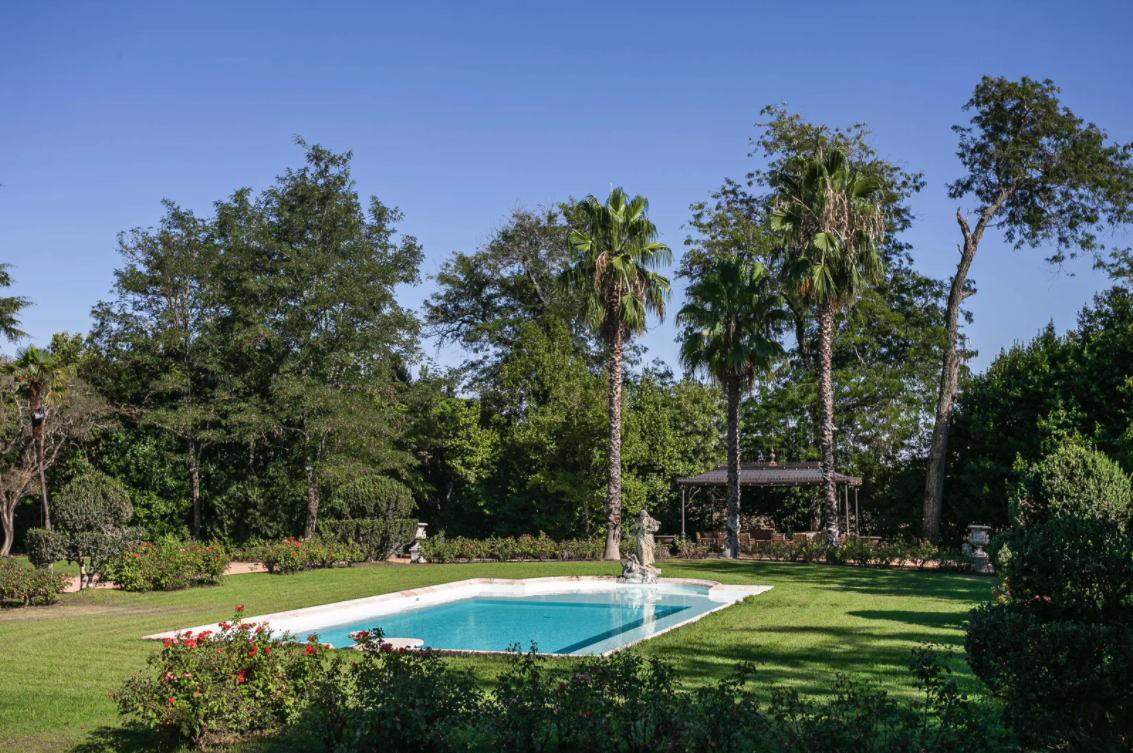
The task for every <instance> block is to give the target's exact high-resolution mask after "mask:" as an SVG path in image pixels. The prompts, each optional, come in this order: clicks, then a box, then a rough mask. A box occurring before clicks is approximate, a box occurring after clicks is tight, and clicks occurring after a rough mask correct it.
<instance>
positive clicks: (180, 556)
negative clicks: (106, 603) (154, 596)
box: [99, 538, 232, 591]
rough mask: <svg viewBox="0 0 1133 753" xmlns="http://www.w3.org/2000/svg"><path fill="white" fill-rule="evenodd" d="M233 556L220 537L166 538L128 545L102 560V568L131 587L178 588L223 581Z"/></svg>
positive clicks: (104, 574)
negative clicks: (201, 540)
mask: <svg viewBox="0 0 1133 753" xmlns="http://www.w3.org/2000/svg"><path fill="white" fill-rule="evenodd" d="M231 560H232V556H231V554H230V553H229V552H228V550H227V549H226V548H225V546H224V544H222V543H221V542H219V541H209V542H207V543H204V542H199V541H180V540H178V539H174V538H163V539H158V540H157V541H153V542H150V541H143V542H141V543H138V544H134V545H132V546H130V547H128V548H127V549H125V550H124V551H122V552H120V553H119V554H118V555H116V556H114V557H111V558H110V559H108V560H106V561H104V562H102V563H100V565H99V572H100V574H101V575H102V578H103V579H104V580H110V581H113V582H114V583H116V584H118V585H119V586H121V587H122V588H123V589H125V590H127V591H176V590H179V589H182V588H189V587H190V586H211V585H217V584H219V583H220V582H221V579H222V578H223V576H224V572H225V570H226V569H227V568H228V563H229V562H231Z"/></svg>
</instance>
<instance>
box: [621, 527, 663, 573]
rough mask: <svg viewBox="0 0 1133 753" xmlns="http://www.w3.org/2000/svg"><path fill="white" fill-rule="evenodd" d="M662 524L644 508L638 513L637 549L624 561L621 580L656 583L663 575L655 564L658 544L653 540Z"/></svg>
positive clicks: (636, 529) (635, 531)
mask: <svg viewBox="0 0 1133 753" xmlns="http://www.w3.org/2000/svg"><path fill="white" fill-rule="evenodd" d="M660 527H661V524H660V523H659V522H657V521H656V520H655V519H653V518H651V517H649V513H648V512H646V511H645V510H642V511H641V512H640V513H638V515H637V523H636V525H635V526H634V528H635V530H634V534H635V538H636V540H637V546H636V549H637V551H636V552H635V553H634V554H631V555H629V556H628V557H626V559H625V561H624V562H622V577H621V578H620V580H621V581H623V582H625V583H656V582H657V581H658V579H659V578H660V577H661V571H660V570H658V569H657V568H655V567H652V565H653V555H654V552H655V550H656V547H657V545H656V544H655V543H654V541H653V534H655V533H657V529H659V528H660Z"/></svg>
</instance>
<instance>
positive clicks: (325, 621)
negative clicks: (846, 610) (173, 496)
mask: <svg viewBox="0 0 1133 753" xmlns="http://www.w3.org/2000/svg"><path fill="white" fill-rule="evenodd" d="M673 586H692V587H695V588H704V589H705V591H706V593H707V595H708V597H709V598H710V599H712V600H713V601H719V602H720V606H718V607H715V608H713V609H710V610H708V611H707V612H702V613H701V614H698V615H696V616H694V617H690V618H689V619H687V620H684V621H682V622H679V623H677V624H675V625H670V626H669V627H667V628H665V629H663V630H659V631H657V632H656V633H653V634H650V635H647V636H643V637H641V638H638V639H636V640H633V641H630V642H628V643H625V644H622V645H620V646H618V647H617V648H615V649H611V650H610V651H606V652H604V653H603V654H602V656H606V655H609V654H611V653H613V652H614V651H621V650H623V649H626V648H629V647H630V646H633V645H636V644H638V643H641V642H642V641H645V640H650V639H652V638H656V637H657V636H659V635H664V634H665V633H668V632H669V631H671V630H676V629H677V628H679V627H683V626H685V625H688V624H691V623H693V622H696V621H697V620H700V619H702V618H703V617H705V616H706V615H709V614H712V613H714V612H718V611H720V610H721V609H724V608H726V607H729V606H731V605H732V604H735V603H736V602H738V601H742V600H744V599H746V598H747V597H749V596H756V595H758V594H761V593H765V592H767V591H769V590H771V588H772V587H771V586H740V585H726V584H723V583H719V582H717V581H714V580H700V579H696V578H661V582H660V583H659V584H658V587H659V588H662V589H665V588H666V587H673ZM641 587H642V586H640V585H634V584H626V583H621V582H619V580H618V578H617V577H616V576H612V575H563V576H552V577H545V578H525V579H508V578H469V579H467V580H459V581H453V582H451V583H440V584H437V585H435V586H423V587H421V588H412V589H406V590H404V591H395V592H392V593H385V594H378V595H375V596H365V597H362V598H359V599H350V600H348V601H338V602H332V603H330V604H320V605H318V606H313V607H305V608H302V609H293V610H290V611H286V612H273V613H271V614H263V615H256V616H242V620H243V621H244V622H249V623H262V622H266V623H268V624H269V625H270V626H271V628H272V629H273V631H280V632H288V633H291V634H292V635H300V634H301V633H305V632H308V631H312V630H317V629H325V628H326V627H327V626H330V625H342V624H346V623H349V622H356V621H359V620H363V619H369V618H371V617H380V616H383V615H388V614H394V613H397V612H402V611H405V610H406V609H407V608H409V607H413V608H418V607H425V606H435V605H438V604H445V603H447V602H451V601H458V600H460V599H466V598H470V597H473V596H483V595H503V596H527V595H546V594H555V593H596V592H602V591H613V590H616V589H619V588H641ZM216 627H217V624H216V623H212V624H208V625H198V626H196V627H191V628H180V629H178V630H170V631H167V632H164V633H155V634H153V635H144V636H142V640H155V641H159V640H164V639H166V638H176V637H178V636H179V635H183V634H184V633H185V632H186V631H192V632H194V633H199V632H201V631H203V630H215V629H216ZM300 637H302V636H300ZM438 651H440V652H442V653H445V654H450V655H460V654H469V655H471V654H501V653H506V652H502V651H470V650H461V649H438ZM544 655H545V656H554V655H555V654H544Z"/></svg>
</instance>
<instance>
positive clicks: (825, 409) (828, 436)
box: [818, 302, 838, 542]
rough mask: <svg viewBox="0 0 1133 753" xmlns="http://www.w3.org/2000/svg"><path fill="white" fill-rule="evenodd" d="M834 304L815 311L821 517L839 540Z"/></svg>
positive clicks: (829, 537)
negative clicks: (835, 470) (835, 481)
mask: <svg viewBox="0 0 1133 753" xmlns="http://www.w3.org/2000/svg"><path fill="white" fill-rule="evenodd" d="M833 347H834V304H833V303H830V302H824V303H822V304H821V305H820V306H819V309H818V416H819V436H818V450H819V454H820V455H821V457H822V492H823V505H822V517H823V523H824V524H825V528H826V539H827V540H828V541H831V542H836V541H837V540H838V488H837V485H836V484H835V483H834V380H833V373H832V371H833V365H832V351H833Z"/></svg>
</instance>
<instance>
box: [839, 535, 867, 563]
mask: <svg viewBox="0 0 1133 753" xmlns="http://www.w3.org/2000/svg"><path fill="white" fill-rule="evenodd" d="M840 554H841V557H842V558H843V559H844V560H845V561H847V562H852V563H854V564H855V565H857V566H858V567H867V566H868V565H870V564H871V562H872V561H873V560H874V559H875V555H874V547H873V545H871V544H870V543H869V540H868V539H848V540H847V541H846V542H845V543H844V544H842V547H841V552H840Z"/></svg>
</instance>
